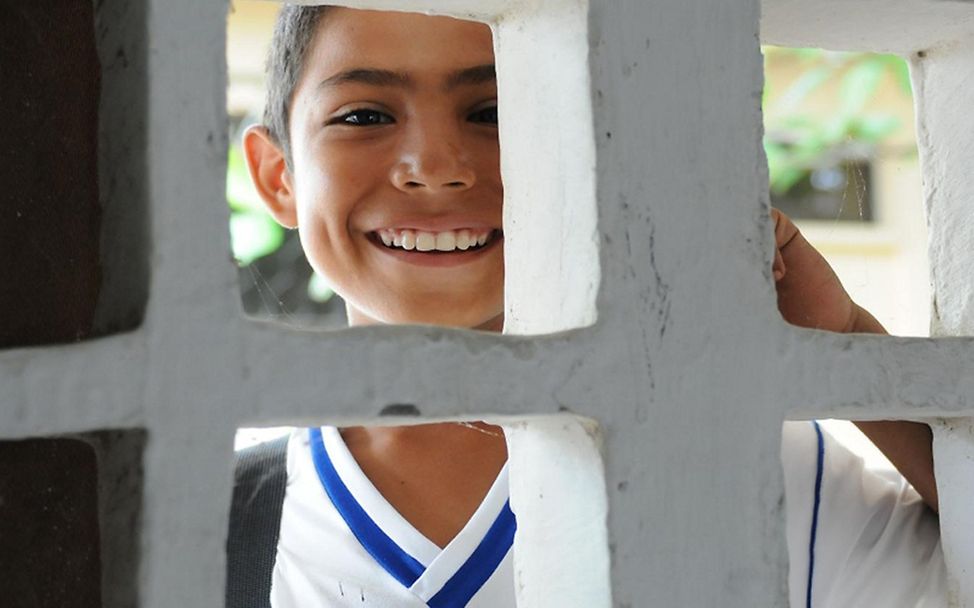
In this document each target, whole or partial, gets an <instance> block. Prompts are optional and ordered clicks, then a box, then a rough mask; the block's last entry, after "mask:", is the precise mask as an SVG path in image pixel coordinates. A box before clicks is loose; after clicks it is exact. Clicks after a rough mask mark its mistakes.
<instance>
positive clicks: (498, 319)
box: [348, 306, 504, 332]
mask: <svg viewBox="0 0 974 608" xmlns="http://www.w3.org/2000/svg"><path fill="white" fill-rule="evenodd" d="M348 324H349V325H350V326H352V327H355V326H358V325H436V326H439V327H453V328H457V329H476V330H480V331H494V332H500V331H502V330H503V329H504V313H503V312H498V313H496V314H491V313H485V314H483V315H478V316H472V315H457V314H450V313H449V312H439V313H434V312H432V311H429V310H424V311H396V312H395V313H389V314H379V313H373V314H367V313H365V312H363V311H361V310H359V309H357V308H355V307H353V306H348Z"/></svg>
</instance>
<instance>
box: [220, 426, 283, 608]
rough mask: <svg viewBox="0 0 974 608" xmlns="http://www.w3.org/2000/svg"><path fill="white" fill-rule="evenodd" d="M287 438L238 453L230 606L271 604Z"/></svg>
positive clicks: (230, 540)
mask: <svg viewBox="0 0 974 608" xmlns="http://www.w3.org/2000/svg"><path fill="white" fill-rule="evenodd" d="M287 439H288V438H287V437H282V438H280V439H277V440H274V441H269V442H266V443H262V444H259V445H256V446H254V447H252V448H248V449H246V450H241V451H240V452H238V453H237V454H236V455H235V459H234V460H235V471H234V486H233V502H232V503H231V506H230V530H229V534H228V536H227V593H226V608H270V605H271V603H270V592H271V574H272V572H273V571H274V560H275V559H276V558H277V539H278V537H279V536H280V530H281V507H282V506H283V504H284V488H285V487H286V485H287Z"/></svg>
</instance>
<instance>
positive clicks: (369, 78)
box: [318, 68, 412, 91]
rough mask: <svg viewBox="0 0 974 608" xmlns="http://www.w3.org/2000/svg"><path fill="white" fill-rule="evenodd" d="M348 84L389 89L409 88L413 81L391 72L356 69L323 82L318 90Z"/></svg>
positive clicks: (340, 73) (403, 75) (404, 75)
mask: <svg viewBox="0 0 974 608" xmlns="http://www.w3.org/2000/svg"><path fill="white" fill-rule="evenodd" d="M346 83H361V84H370V85H373V86H379V87H387V86H397V87H408V86H409V85H411V84H412V79H410V78H409V76H408V75H406V74H402V73H399V72H393V71H391V70H377V69H372V68H354V69H351V70H345V71H343V72H339V73H337V74H335V75H334V76H331V77H329V78H326V79H325V80H322V81H321V82H320V83H319V84H318V90H319V91H320V90H321V89H325V88H329V87H335V86H338V85H341V84H346Z"/></svg>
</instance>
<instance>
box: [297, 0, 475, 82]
mask: <svg viewBox="0 0 974 608" xmlns="http://www.w3.org/2000/svg"><path fill="white" fill-rule="evenodd" d="M306 61H307V64H306V65H305V72H306V73H308V75H309V76H310V75H311V74H310V73H315V76H314V77H315V78H321V77H325V78H327V77H328V76H330V75H331V74H327V73H326V72H329V71H331V72H337V71H341V70H345V69H349V68H378V69H387V70H392V71H397V72H425V73H428V74H442V75H446V74H450V73H453V72H455V71H456V70H457V69H459V68H467V67H471V66H475V65H485V64H492V63H493V62H494V51H493V41H492V36H491V32H490V28H489V27H488V26H487V25H486V24H483V23H477V22H473V21H463V20H459V19H453V18H451V17H439V16H429V15H422V14H419V13H404V12H393V11H369V10H361V9H350V8H334V9H330V10H329V11H328V12H327V13H326V15H325V16H324V18H323V19H322V20H321V21H320V22H319V24H318V31H317V32H316V34H315V38H314V44H313V47H312V49H311V52H310V53H309V54H308V57H307V60H306Z"/></svg>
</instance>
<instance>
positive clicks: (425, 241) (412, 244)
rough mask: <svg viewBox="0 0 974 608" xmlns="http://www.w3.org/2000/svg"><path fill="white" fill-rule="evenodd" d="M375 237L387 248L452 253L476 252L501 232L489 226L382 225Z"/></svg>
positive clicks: (374, 234) (374, 233)
mask: <svg viewBox="0 0 974 608" xmlns="http://www.w3.org/2000/svg"><path fill="white" fill-rule="evenodd" d="M372 235H373V237H374V239H375V240H376V241H377V242H378V243H380V244H381V245H383V246H384V247H386V248H388V249H398V250H402V251H419V252H423V253H452V252H457V251H476V250H479V249H482V248H484V247H486V246H488V245H489V244H490V243H491V242H493V241H494V240H495V239H496V238H498V237H499V236H500V235H501V231H500V230H497V229H489V228H486V229H485V228H478V229H473V228H469V229H468V228H464V229H461V230H443V231H440V232H426V231H423V230H411V229H408V228H404V229H398V228H383V229H381V230H376V231H375V232H373V233H372Z"/></svg>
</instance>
